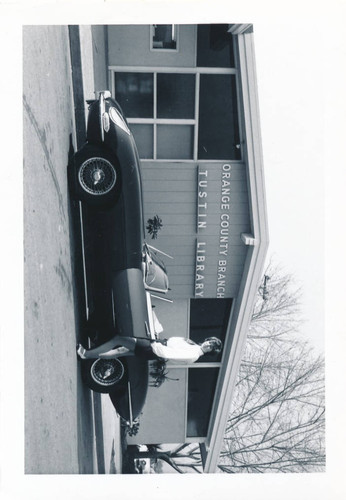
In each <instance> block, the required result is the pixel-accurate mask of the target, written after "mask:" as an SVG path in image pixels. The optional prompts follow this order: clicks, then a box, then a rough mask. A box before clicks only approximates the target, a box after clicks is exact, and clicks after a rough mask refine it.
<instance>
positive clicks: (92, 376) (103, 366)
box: [83, 359, 125, 393]
mask: <svg viewBox="0 0 346 500" xmlns="http://www.w3.org/2000/svg"><path fill="white" fill-rule="evenodd" d="M124 376H125V367H124V364H123V363H122V362H121V361H120V360H119V359H88V360H84V361H83V379H84V382H85V383H86V385H87V386H88V387H89V389H92V390H93V391H95V392H102V393H108V392H110V391H111V390H112V389H113V388H114V387H115V386H117V385H118V384H119V383H120V382H122V381H123V379H124Z"/></svg>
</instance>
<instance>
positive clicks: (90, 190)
mask: <svg viewBox="0 0 346 500" xmlns="http://www.w3.org/2000/svg"><path fill="white" fill-rule="evenodd" d="M74 166H75V170H74V175H75V179H74V180H75V182H74V186H75V189H74V191H75V193H74V194H75V195H76V197H77V198H78V199H80V200H81V201H85V202H87V203H91V204H104V203H108V202H112V201H113V202H114V201H115V200H116V197H117V194H118V193H119V191H120V177H119V168H118V165H117V161H116V158H115V157H113V155H111V154H110V153H108V151H106V150H103V149H102V148H100V147H96V146H93V145H89V144H88V145H86V146H84V148H82V149H81V150H80V151H78V152H77V153H76V155H75V159H74Z"/></svg>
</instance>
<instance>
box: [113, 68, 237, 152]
mask: <svg viewBox="0 0 346 500" xmlns="http://www.w3.org/2000/svg"><path fill="white" fill-rule="evenodd" d="M229 71H231V73H229ZM114 90H115V98H116V99H117V101H118V102H119V104H120V105H121V107H122V108H123V110H124V113H125V116H126V117H127V119H128V122H129V126H130V128H131V130H132V132H133V135H134V137H135V140H136V143H137V147H138V150H139V155H140V157H141V158H142V159H153V160H198V159H200V160H206V159H208V160H209V159H213V160H224V159H228V160H238V159H241V152H240V137H239V123H238V106H237V102H238V101H237V89H236V76H235V74H234V72H233V73H232V70H221V73H220V74H219V73H218V72H216V73H215V72H212V73H209V72H208V70H207V71H206V72H205V73H204V72H200V71H199V70H197V69H196V68H194V69H185V70H184V69H182V68H180V69H179V71H177V72H174V73H173V72H172V71H165V72H163V71H153V72H150V71H147V70H145V71H139V70H137V71H129V72H125V71H116V72H115V73H114Z"/></svg>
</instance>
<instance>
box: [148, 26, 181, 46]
mask: <svg viewBox="0 0 346 500" xmlns="http://www.w3.org/2000/svg"><path fill="white" fill-rule="evenodd" d="M151 33H152V35H151V48H152V49H154V50H176V49H177V26H176V25H175V24H153V25H152V30H151Z"/></svg>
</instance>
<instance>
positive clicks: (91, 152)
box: [68, 91, 168, 422]
mask: <svg viewBox="0 0 346 500" xmlns="http://www.w3.org/2000/svg"><path fill="white" fill-rule="evenodd" d="M88 103H89V116H88V125H87V138H86V139H87V140H86V143H85V145H84V146H83V147H82V148H81V149H80V150H79V151H77V152H76V153H75V154H74V155H73V157H72V159H71V161H70V162H69V165H68V180H69V190H70V194H71V197H72V199H73V200H74V203H77V204H79V212H80V225H79V227H80V236H81V237H80V241H81V246H82V252H81V255H82V261H83V262H82V266H83V279H84V290H85V306H86V307H85V310H86V312H85V328H86V330H87V335H88V337H89V339H90V344H91V345H92V346H97V345H100V344H103V343H104V342H105V341H107V340H109V339H110V338H112V337H113V336H114V335H125V336H133V337H148V336H149V337H153V336H155V328H154V317H153V310H152V304H151V298H152V297H151V294H152V293H155V294H157V293H158V294H159V295H160V294H162V293H163V294H165V293H166V292H167V291H168V279H167V274H166V270H165V266H164V264H163V262H162V261H161V259H160V258H159V256H158V253H160V252H159V251H158V250H156V249H154V248H153V247H151V246H149V245H148V244H147V243H146V242H145V228H144V220H143V204H142V186H141V174H140V160H139V157H138V152H137V148H136V144H135V141H134V138H133V136H132V134H131V131H130V129H129V127H128V124H127V121H126V118H125V117H124V115H123V113H122V110H121V108H120V106H119V105H118V103H117V102H116V101H115V100H114V99H112V97H111V94H110V92H109V91H104V92H100V94H99V98H98V99H96V100H92V101H88ZM81 363H82V373H83V378H84V381H85V382H86V384H87V385H88V386H89V387H90V388H91V389H92V390H94V391H98V392H106V393H109V395H110V398H111V400H112V402H113V404H114V406H115V408H116V410H117V412H118V413H119V414H120V415H121V416H122V417H123V418H124V419H126V420H127V421H130V422H132V421H133V420H134V419H135V418H136V417H137V416H138V415H139V413H140V412H141V409H142V407H143V405H144V402H145V398H146V393H147V387H148V361H146V360H143V359H140V358H137V357H128V358H125V357H123V358H121V359H113V360H112V359H110V360H105V359H97V360H83V361H82V362H81Z"/></svg>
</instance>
